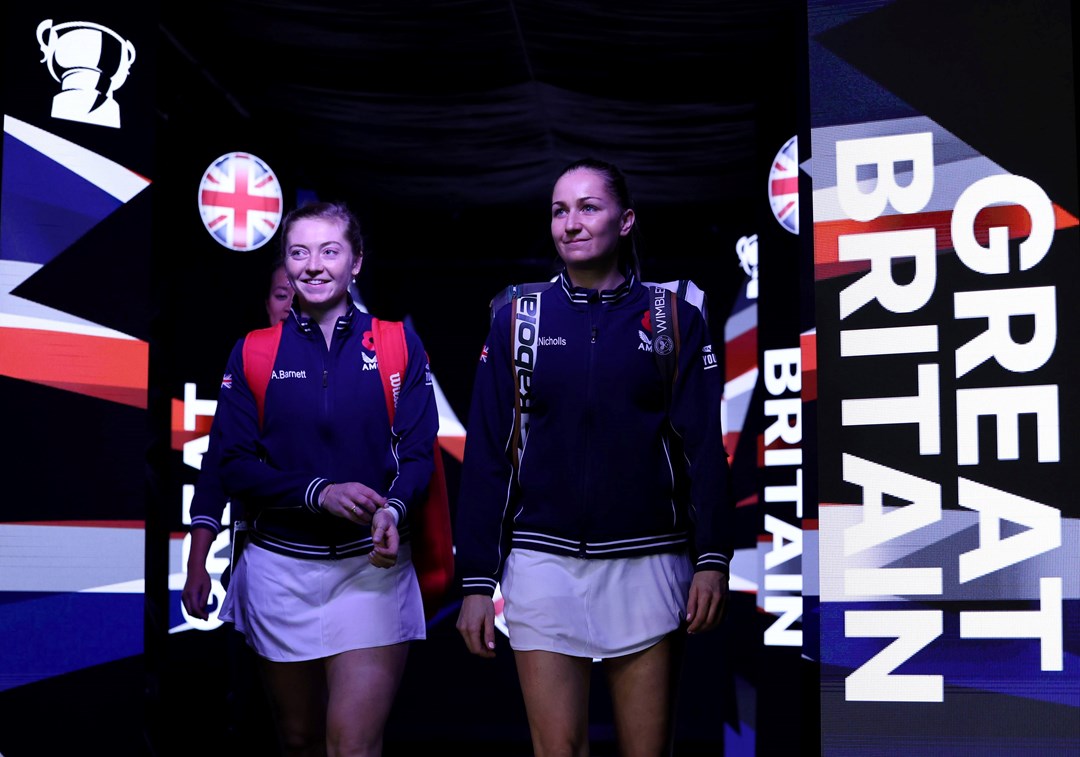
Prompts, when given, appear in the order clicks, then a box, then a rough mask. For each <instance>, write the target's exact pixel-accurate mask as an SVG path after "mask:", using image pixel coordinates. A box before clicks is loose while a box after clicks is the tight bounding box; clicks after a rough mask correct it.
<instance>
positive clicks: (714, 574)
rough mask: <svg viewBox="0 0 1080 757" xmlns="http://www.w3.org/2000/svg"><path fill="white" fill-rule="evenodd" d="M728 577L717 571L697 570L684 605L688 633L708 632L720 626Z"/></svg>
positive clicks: (725, 601)
mask: <svg viewBox="0 0 1080 757" xmlns="http://www.w3.org/2000/svg"><path fill="white" fill-rule="evenodd" d="M727 595H728V576H727V574H726V573H721V572H720V571H718V570H699V571H698V572H697V573H695V574H694V580H693V582H692V583H691V584H690V598H689V600H688V601H687V603H686V622H687V624H688V625H687V629H686V630H687V632H688V633H701V632H703V631H710V630H712V629H713V628H716V627H717V626H718V625H720V621H721V620H723V619H724V613H725V612H726V610H727Z"/></svg>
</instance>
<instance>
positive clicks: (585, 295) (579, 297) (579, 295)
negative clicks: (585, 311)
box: [559, 268, 637, 303]
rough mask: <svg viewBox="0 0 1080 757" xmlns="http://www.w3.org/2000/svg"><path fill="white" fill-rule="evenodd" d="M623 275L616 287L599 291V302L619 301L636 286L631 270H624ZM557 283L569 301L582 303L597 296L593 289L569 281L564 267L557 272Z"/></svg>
mask: <svg viewBox="0 0 1080 757" xmlns="http://www.w3.org/2000/svg"><path fill="white" fill-rule="evenodd" d="M623 275H624V276H625V278H624V279H623V282H622V283H621V284H619V285H618V286H617V287H615V288H614V289H605V290H603V291H601V292H599V297H600V302H604V303H611V302H619V301H620V300H623V299H625V298H626V297H627V296H629V294H630V292H632V291H633V289H634V287H635V286H637V279H636V278H635V276H634V272H633V271H629V270H624V271H623ZM559 285H560V286H562V289H563V291H564V292H566V296H567V298H568V299H569V300H570V301H571V302H578V303H584V302H588V301H589V300H590V299H593V298H595V297H596V296H597V292H596V290H595V289H586V288H585V287H576V286H574V285H573V284H572V283H570V276H569V275H568V274H567V273H566V269H565V268H564V269H562V271H561V272H560V273H559Z"/></svg>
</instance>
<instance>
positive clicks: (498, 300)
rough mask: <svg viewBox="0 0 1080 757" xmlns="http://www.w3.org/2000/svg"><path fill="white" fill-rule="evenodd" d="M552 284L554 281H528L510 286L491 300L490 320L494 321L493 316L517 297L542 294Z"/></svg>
mask: <svg viewBox="0 0 1080 757" xmlns="http://www.w3.org/2000/svg"><path fill="white" fill-rule="evenodd" d="M554 283H555V282H554V281H529V282H526V283H524V284H511V285H510V286H508V287H506V288H505V289H503V290H502V291H500V292H499V293H498V294H496V295H495V296H494V297H492V298H491V303H490V305H489V307H490V311H491V312H490V314H489V315H490V318H491V320H495V314H496V313H497V312H499V308H501V307H502V306H503V305H505V304H507V303H508V302H512V301H513V300H515V299H517V298H518V297H521V296H523V295H526V294H535V293H537V292H543V291H544V290H545V289H547V288H549V287H550V286H551V285H552V284H554Z"/></svg>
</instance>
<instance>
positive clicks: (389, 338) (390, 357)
mask: <svg viewBox="0 0 1080 757" xmlns="http://www.w3.org/2000/svg"><path fill="white" fill-rule="evenodd" d="M371 336H372V339H373V340H374V343H375V354H376V356H377V360H378V362H379V376H380V377H381V378H382V383H383V391H384V394H385V396H386V411H387V413H388V414H389V416H390V423H391V424H393V422H394V411H395V410H396V409H397V407H396V402H395V399H396V398H395V396H394V391H393V388H392V386H391V384H390V377H391V376H393V375H394V374H400V375H404V373H405V367H406V365H407V364H408V358H409V352H408V346H407V345H406V342H405V329H404V326H403V324H402V323H401V321H381V320H379V319H377V318H373V319H372V320H371ZM280 341H281V323H278V324H276V325H274V326H271V327H269V328H265V329H258V330H256V331H252V332H250V333H249V334H248V335H247V337H246V338H245V339H244V348H243V360H244V376H245V377H246V378H247V382H248V386H249V387H251V391H252V393H253V394H254V395H255V403H256V405H257V406H258V409H259V425H260V426H262V422H263V406H264V404H265V401H266V387H267V386H268V385H269V383H270V373H271V372H272V371H273V368H274V359H275V357H277V350H278V344H279V343H280ZM434 461H435V471H434V473H433V474H432V476H431V482H430V483H429V484H428V488H427V499H425V500H424V502H423V503H421V504H420V505H419V508H418V511H417V512H414V513H413V517H412V519H411V520H410V527H411V531H412V545H413V550H412V559H413V567H415V568H416V577H417V578H418V579H419V581H420V594H421V595H422V596H423V598H424V615H425V616H426V617H427V618H428V619H429V620H430V619H431V617H432V616H433V615H434V614H435V613H436V612H437V611H438V610H439V609H440V608H441V607H442V600H443V599H444V597H445V596H446V594H447V592H448V591H449V590H450V584H451V582H452V581H453V578H454V539H453V532H452V528H451V524H450V500H449V497H448V496H447V490H446V471H445V469H444V468H443V459H442V450H441V449H440V448H439V440H438V439H436V440H435V451H434ZM414 507H415V506H414Z"/></svg>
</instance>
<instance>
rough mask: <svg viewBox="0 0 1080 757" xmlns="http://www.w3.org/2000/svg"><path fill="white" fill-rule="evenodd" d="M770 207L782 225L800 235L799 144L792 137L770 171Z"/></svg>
mask: <svg viewBox="0 0 1080 757" xmlns="http://www.w3.org/2000/svg"><path fill="white" fill-rule="evenodd" d="M769 206H770V207H771V208H772V212H773V216H775V217H776V220H777V221H779V222H780V225H781V226H783V227H784V228H785V229H787V230H788V231H790V232H791V233H792V234H798V233H799V143H798V137H797V136H795V137H792V138H791V139H789V140H788V141H787V142H785V143H784V146H783V147H781V148H780V152H778V153H776V157H775V158H773V163H772V168H771V169H769Z"/></svg>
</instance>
